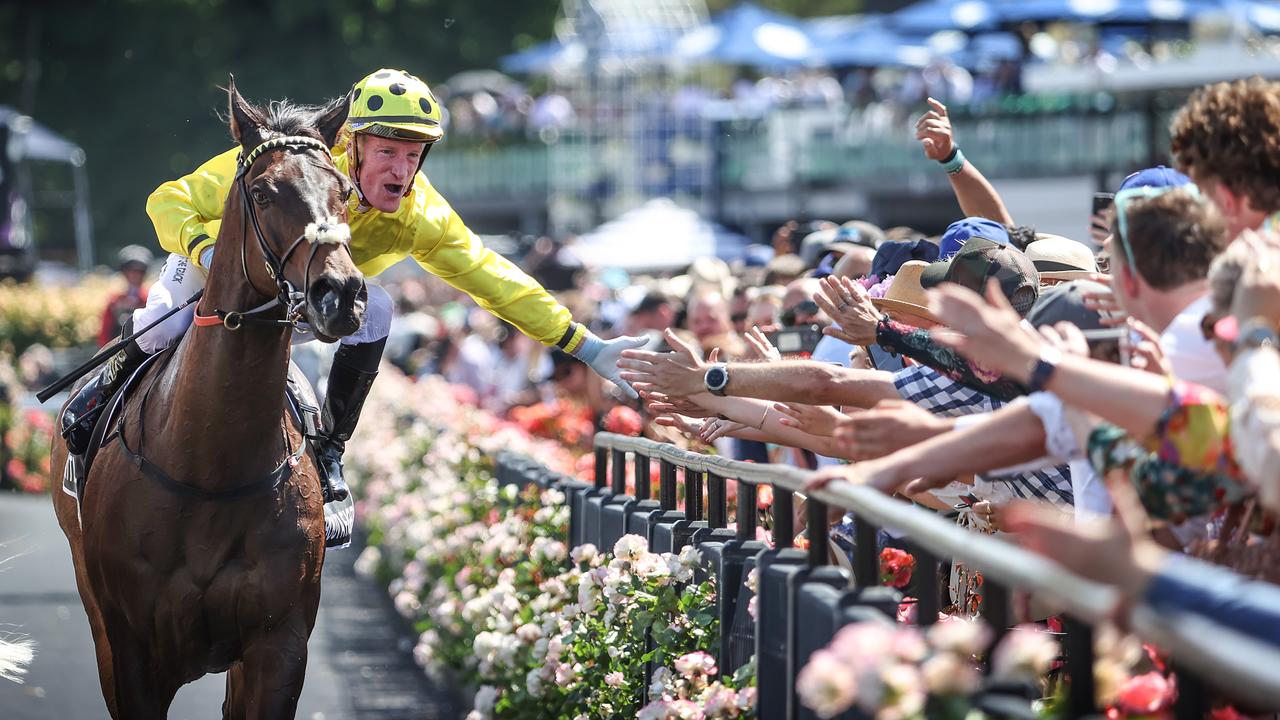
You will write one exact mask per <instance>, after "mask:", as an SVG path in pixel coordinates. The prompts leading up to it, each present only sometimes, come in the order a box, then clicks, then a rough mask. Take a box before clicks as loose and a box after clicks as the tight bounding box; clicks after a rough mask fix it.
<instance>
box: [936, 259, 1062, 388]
mask: <svg viewBox="0 0 1280 720" xmlns="http://www.w3.org/2000/svg"><path fill="white" fill-rule="evenodd" d="M929 309H930V310H931V311H932V312H933V314H934V315H936V316H937V317H938V318H939V319H941V320H942V321H943V322H944V323H946V325H947V327H949V328H951V329H952V330H954V331H958V332H960V333H961V334H960V335H954V334H952V333H951V332H939V331H937V330H933V331H930V335H931V336H932V337H933V338H934V341H935V342H937V343H938V344H940V345H944V346H946V347H950V348H952V349H954V350H956V351H957V352H959V353H960V354H962V355H964V356H965V357H967V358H968V359H970V360H972V361H974V362H976V363H978V364H980V365H982V366H983V367H985V368H988V369H991V370H994V371H996V372H999V373H1000V374H1001V375H1004V376H1006V377H1010V378H1012V379H1014V380H1017V381H1019V382H1022V383H1026V382H1027V381H1028V380H1029V379H1030V377H1031V371H1032V369H1033V368H1034V367H1035V363H1036V361H1037V360H1039V358H1040V349H1041V345H1042V344H1043V340H1042V339H1041V338H1040V336H1039V335H1037V334H1035V333H1033V332H1030V331H1028V330H1027V329H1026V328H1024V327H1023V326H1022V318H1021V317H1020V316H1019V315H1018V313H1017V312H1015V311H1014V309H1013V307H1012V306H1010V305H1009V301H1008V300H1006V299H1005V297H1004V293H1003V292H1001V290H1000V285H999V284H998V283H997V282H996V280H995V279H994V278H993V279H991V280H989V281H988V282H987V301H986V302H983V301H982V297H981V296H979V295H978V294H977V293H975V292H973V291H972V290H969V289H967V288H962V287H960V286H958V285H955V284H952V283H944V284H943V285H942V286H941V287H938V288H936V289H933V290H930V291H929Z"/></svg>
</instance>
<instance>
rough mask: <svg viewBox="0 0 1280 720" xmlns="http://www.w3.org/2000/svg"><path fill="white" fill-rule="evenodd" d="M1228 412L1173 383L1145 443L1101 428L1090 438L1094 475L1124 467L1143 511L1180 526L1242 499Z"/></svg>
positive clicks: (1205, 395) (1193, 388)
mask: <svg viewBox="0 0 1280 720" xmlns="http://www.w3.org/2000/svg"><path fill="white" fill-rule="evenodd" d="M1229 426H1230V422H1229V411H1228V408H1227V405H1226V403H1225V402H1224V401H1223V399H1222V398H1221V397H1219V396H1218V395H1217V394H1216V393H1214V392H1213V391H1212V390H1209V389H1207V388H1205V387H1202V386H1199V385H1195V384H1192V383H1186V382H1181V381H1175V382H1174V384H1173V386H1172V388H1170V391H1169V406H1168V408H1167V409H1166V410H1165V412H1164V415H1162V416H1161V417H1160V420H1159V421H1158V422H1157V423H1156V428H1155V433H1154V434H1153V435H1152V437H1151V438H1150V439H1148V440H1147V441H1146V442H1142V443H1139V442H1137V441H1135V440H1133V439H1132V438H1131V437H1129V435H1128V434H1127V433H1126V432H1125V431H1124V430H1122V429H1120V428H1118V427H1116V426H1114V425H1111V424H1109V423H1103V424H1101V425H1099V426H1097V427H1095V428H1094V429H1093V430H1092V432H1090V434H1089V443H1088V445H1089V447H1088V455H1089V462H1090V463H1091V464H1092V465H1093V466H1094V468H1095V469H1096V470H1097V471H1098V473H1099V474H1105V473H1107V472H1108V471H1110V470H1114V469H1117V468H1128V471H1129V476H1130V479H1131V480H1132V481H1133V485H1134V487H1135V488H1136V490H1137V492H1138V496H1139V498H1140V499H1141V500H1142V504H1143V506H1144V507H1145V508H1146V510H1147V512H1148V513H1149V514H1150V515H1151V516H1152V517H1155V518H1157V519H1161V520H1168V521H1171V522H1175V523H1177V522H1182V521H1183V520H1186V519H1187V518H1190V517H1194V516H1197V515H1203V514H1205V513H1208V512H1212V511H1214V510H1219V509H1221V508H1223V507H1225V506H1227V505H1231V504H1234V503H1238V502H1240V501H1242V500H1244V499H1245V498H1246V497H1247V496H1248V495H1249V494H1250V491H1249V489H1248V488H1247V487H1246V485H1245V482H1244V477H1243V475H1242V474H1241V472H1240V468H1239V467H1238V466H1237V465H1236V462H1235V459H1234V455H1233V453H1232V449H1231V435H1230V427H1229Z"/></svg>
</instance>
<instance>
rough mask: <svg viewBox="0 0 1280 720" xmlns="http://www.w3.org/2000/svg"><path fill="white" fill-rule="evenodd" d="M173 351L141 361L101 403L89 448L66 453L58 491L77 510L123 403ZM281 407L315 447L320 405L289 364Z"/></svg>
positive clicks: (113, 432) (304, 378)
mask: <svg viewBox="0 0 1280 720" xmlns="http://www.w3.org/2000/svg"><path fill="white" fill-rule="evenodd" d="M173 354H174V348H169V349H167V350H164V351H161V352H159V353H156V354H155V355H152V356H151V357H149V358H147V359H146V360H144V361H143V362H142V364H141V365H140V366H138V369H137V370H135V371H134V372H133V374H131V375H130V376H129V377H128V379H126V380H125V382H124V384H123V385H121V386H120V389H119V390H117V391H116V393H115V394H114V395H112V396H111V397H110V398H109V399H108V400H107V402H106V403H104V404H103V406H102V409H101V411H100V412H99V413H98V416H97V418H96V419H95V420H94V421H93V432H92V434H91V435H90V440H89V445H88V447H86V448H85V451H84V454H83V455H76V454H68V455H67V464H66V467H65V468H64V469H63V473H62V491H63V492H65V493H66V494H68V495H70V496H71V497H74V498H75V499H76V505H77V508H78V507H79V504H80V499H81V498H83V497H84V490H85V483H86V482H87V481H88V478H89V470H90V469H92V467H93V461H94V460H95V459H96V458H97V456H98V453H99V451H101V449H102V447H103V445H105V444H106V443H108V442H110V441H111V440H112V439H114V438H115V437H116V435H117V434H118V432H119V428H120V416H121V412H122V410H123V409H124V406H125V403H127V402H128V401H129V398H130V397H132V395H133V393H134V392H136V391H137V389H138V387H139V386H140V385H141V384H142V379H143V378H145V377H146V375H147V373H148V372H149V371H150V370H151V369H152V368H159V369H162V368H164V366H165V365H166V364H168V362H169V360H170V359H171V358H172V357H173ZM285 397H286V399H287V402H286V403H285V406H286V407H287V408H288V409H289V413H290V414H291V415H292V416H293V419H294V420H295V421H296V422H297V423H298V427H300V428H302V434H303V443H304V444H307V443H309V444H311V446H312V447H314V445H315V441H316V440H317V439H318V438H319V437H320V427H321V425H320V403H319V402H318V401H317V400H316V393H315V389H314V388H312V387H311V382H310V381H309V380H307V376H306V375H304V374H303V373H302V370H301V369H300V368H299V367H298V366H297V365H296V364H294V363H293V361H292V360H290V361H289V374H288V376H287V378H286V380H285Z"/></svg>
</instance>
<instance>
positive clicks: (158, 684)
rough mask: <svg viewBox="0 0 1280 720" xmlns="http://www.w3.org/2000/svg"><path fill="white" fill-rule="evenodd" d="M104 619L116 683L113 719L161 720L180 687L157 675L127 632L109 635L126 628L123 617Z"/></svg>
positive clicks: (149, 660) (144, 653) (140, 645)
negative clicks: (115, 629)
mask: <svg viewBox="0 0 1280 720" xmlns="http://www.w3.org/2000/svg"><path fill="white" fill-rule="evenodd" d="M105 619H106V620H107V624H106V627H107V636H108V638H109V640H110V642H111V661H112V662H111V664H112V669H113V671H114V678H113V679H114V680H115V697H116V707H115V711H114V712H113V713H112V717H114V718H117V720H135V719H136V720H151V719H152V718H155V719H156V720H164V718H166V717H167V716H168V714H169V705H171V704H172V703H173V698H174V696H176V695H177V694H178V688H179V687H180V686H181V683H179V682H176V681H174V680H172V679H171V678H169V677H167V676H165V675H164V674H163V673H160V672H157V669H156V668H155V667H154V664H153V663H152V662H151V657H150V654H149V652H148V651H147V649H146V647H145V646H144V645H143V644H142V643H141V642H138V641H137V640H135V639H134V638H133V636H132V635H131V634H130V633H129V631H128V630H127V629H121V630H118V631H115V632H113V631H112V629H113V628H124V627H125V626H124V624H123V621H124V618H123V617H120V616H116V617H114V618H112V617H107V618H105ZM117 621H118V622H117Z"/></svg>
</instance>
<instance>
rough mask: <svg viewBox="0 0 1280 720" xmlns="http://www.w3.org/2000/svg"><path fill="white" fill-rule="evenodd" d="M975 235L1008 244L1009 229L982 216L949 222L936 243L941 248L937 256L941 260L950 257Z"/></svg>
mask: <svg viewBox="0 0 1280 720" xmlns="http://www.w3.org/2000/svg"><path fill="white" fill-rule="evenodd" d="M975 237H981V238H986V239H988V240H990V241H992V242H995V243H998V244H1000V245H1008V244H1009V231H1008V230H1006V229H1005V227H1004V225H1001V224H1000V223H998V222H995V221H994V220H988V219H986V218H984V217H977V216H974V217H967V218H964V219H963V220H957V221H955V222H953V223H951V224H950V225H948V226H947V231H946V232H944V233H942V241H941V242H940V243H938V245H939V247H940V248H941V254H940V255H939V257H940V258H942V259H943V260H946V259H947V258H950V257H951V256H953V255H955V254H956V253H958V252H960V248H962V247H964V244H965V243H967V242H969V239H970V238H975Z"/></svg>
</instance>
